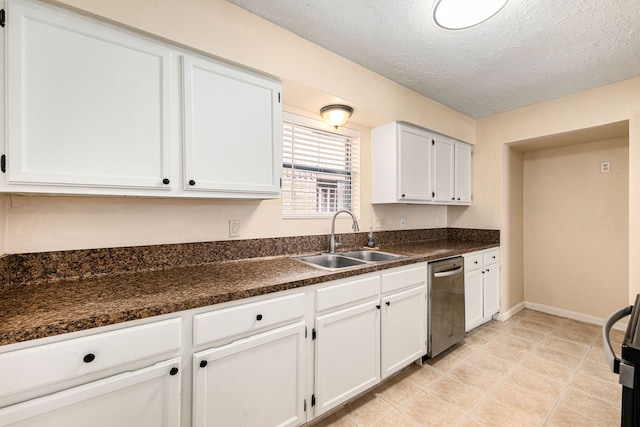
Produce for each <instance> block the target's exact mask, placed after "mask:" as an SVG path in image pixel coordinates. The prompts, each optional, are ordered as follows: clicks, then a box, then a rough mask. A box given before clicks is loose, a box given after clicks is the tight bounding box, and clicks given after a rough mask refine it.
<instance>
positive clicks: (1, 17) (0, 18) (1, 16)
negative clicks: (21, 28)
mask: <svg viewBox="0 0 640 427" xmlns="http://www.w3.org/2000/svg"><path fill="white" fill-rule="evenodd" d="M5 15H6V13H5V11H4V9H0V27H3V28H4V24H5V20H6V16H5Z"/></svg>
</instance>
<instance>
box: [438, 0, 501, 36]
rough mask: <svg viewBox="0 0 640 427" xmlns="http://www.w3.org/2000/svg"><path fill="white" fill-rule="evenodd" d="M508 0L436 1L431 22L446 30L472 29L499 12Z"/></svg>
mask: <svg viewBox="0 0 640 427" xmlns="http://www.w3.org/2000/svg"><path fill="white" fill-rule="evenodd" d="M507 1H508V0H436V2H435V5H434V6H433V20H434V22H435V23H436V25H438V26H439V27H441V28H444V29H446V30H461V29H463V28H469V27H473V26H474V25H478V24H480V23H481V22H484V21H486V20H487V19H489V18H491V17H492V16H494V15H495V14H496V13H498V12H500V10H502V8H503V7H504V6H505V5H506V4H507Z"/></svg>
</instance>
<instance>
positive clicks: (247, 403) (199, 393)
mask: <svg viewBox="0 0 640 427" xmlns="http://www.w3.org/2000/svg"><path fill="white" fill-rule="evenodd" d="M304 329H305V327H304V323H303V322H298V323H295V324H292V325H289V326H285V327H282V328H279V329H274V330H272V331H268V332H265V333H262V334H258V335H254V336H252V337H250V338H246V339H242V340H238V341H235V342H233V343H231V344H229V345H225V346H222V347H219V348H214V349H211V350H205V351H202V352H200V353H196V354H195V355H194V358H193V362H194V364H193V369H194V370H195V372H194V389H193V402H194V426H196V427H204V426H207V427H210V426H220V427H228V426H244V427H251V426H254V427H269V426H295V425H299V424H302V423H303V422H304V421H305V420H306V418H305V412H304V374H305V368H304V365H305V363H304V362H305V356H304Z"/></svg>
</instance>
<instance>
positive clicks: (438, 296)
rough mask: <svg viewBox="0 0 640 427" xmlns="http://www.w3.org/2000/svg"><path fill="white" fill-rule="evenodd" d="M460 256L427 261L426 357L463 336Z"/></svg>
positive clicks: (462, 294) (462, 271) (461, 266)
mask: <svg viewBox="0 0 640 427" xmlns="http://www.w3.org/2000/svg"><path fill="white" fill-rule="evenodd" d="M464 325H465V323H464V258H462V257H455V258H448V259H445V260H442V261H435V262H431V263H429V325H428V331H429V350H428V352H427V356H428V357H434V356H437V355H438V354H440V353H442V352H443V351H445V350H446V349H448V348H449V347H451V346H452V345H453V344H455V343H457V342H458V341H460V340H461V339H462V338H463V337H464V329H465V327H464Z"/></svg>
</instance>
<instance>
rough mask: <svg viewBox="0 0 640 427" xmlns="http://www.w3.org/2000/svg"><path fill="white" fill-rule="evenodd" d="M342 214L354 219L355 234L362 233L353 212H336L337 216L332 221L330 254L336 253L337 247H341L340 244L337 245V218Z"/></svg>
mask: <svg viewBox="0 0 640 427" xmlns="http://www.w3.org/2000/svg"><path fill="white" fill-rule="evenodd" d="M342 212H344V213H348V214H349V215H351V218H353V225H352V228H353V232H354V233H355V232H357V231H360V228H359V227H358V220H357V219H356V216H355V215H354V214H353V212H351V211H350V210H347V209H340V210H339V211H338V212H336V213H335V215H333V219H332V220H331V242H330V243H329V253H330V254H333V253H335V252H336V246H340V243H337V244H336V217H337V216H338V214H341V213H342Z"/></svg>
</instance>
